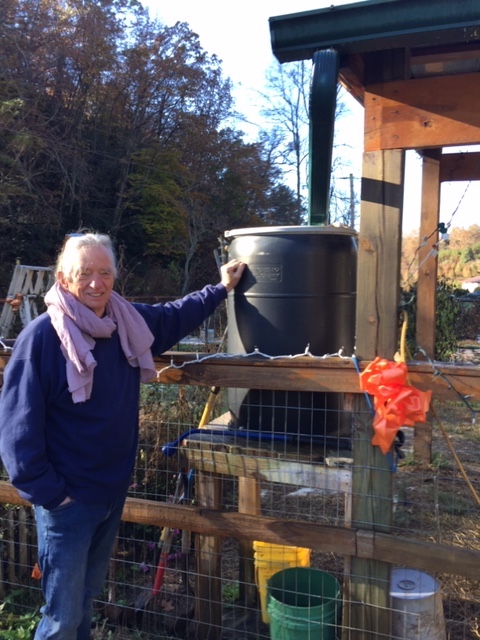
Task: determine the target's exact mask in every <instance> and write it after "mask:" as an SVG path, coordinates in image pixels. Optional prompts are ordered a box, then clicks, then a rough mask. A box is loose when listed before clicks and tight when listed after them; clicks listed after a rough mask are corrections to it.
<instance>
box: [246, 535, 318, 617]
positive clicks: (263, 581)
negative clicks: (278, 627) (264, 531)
mask: <svg viewBox="0 0 480 640" xmlns="http://www.w3.org/2000/svg"><path fill="white" fill-rule="evenodd" d="M253 550H254V554H253V556H254V558H255V582H256V584H257V588H258V593H259V594H260V604H261V607H262V621H263V622H265V623H266V624H269V623H270V616H269V615H268V612H267V582H268V580H269V579H270V578H271V577H272V576H273V575H274V574H275V573H277V572H278V571H282V570H283V569H289V568H290V567H309V566H310V549H305V548H303V547H290V546H284V545H281V544H270V543H268V542H257V541H255V542H254V543H253Z"/></svg>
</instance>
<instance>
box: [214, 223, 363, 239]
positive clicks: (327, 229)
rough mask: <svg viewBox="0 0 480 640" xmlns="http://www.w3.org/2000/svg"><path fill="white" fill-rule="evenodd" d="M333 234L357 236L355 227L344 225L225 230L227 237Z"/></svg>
mask: <svg viewBox="0 0 480 640" xmlns="http://www.w3.org/2000/svg"><path fill="white" fill-rule="evenodd" d="M315 233H318V234H331V235H345V236H352V237H356V236H357V235H358V234H357V232H356V231H355V229H352V228H351V227H345V226H343V225H336V224H329V225H292V226H286V227H248V228H245V229H229V230H227V231H225V238H229V239H233V238H237V237H239V236H259V235H281V234H285V235H286V234H288V235H291V234H299V235H300V234H310V235H311V234H315Z"/></svg>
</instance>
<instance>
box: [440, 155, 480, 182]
mask: <svg viewBox="0 0 480 640" xmlns="http://www.w3.org/2000/svg"><path fill="white" fill-rule="evenodd" d="M470 180H480V152H478V151H466V152H463V153H444V154H442V157H441V159H440V182H456V181H463V182H470Z"/></svg>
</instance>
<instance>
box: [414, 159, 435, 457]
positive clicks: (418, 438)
mask: <svg viewBox="0 0 480 640" xmlns="http://www.w3.org/2000/svg"><path fill="white" fill-rule="evenodd" d="M422 155H423V164H422V208H421V221H420V238H419V249H418V280H417V304H416V308H417V317H416V324H415V330H416V334H415V340H416V343H417V345H419V346H420V347H421V348H422V349H423V350H424V352H425V353H426V354H427V356H428V357H429V358H430V359H432V360H434V359H435V325H436V310H437V287H438V283H437V272H438V249H437V244H438V238H439V233H438V223H439V221H440V164H441V161H442V150H441V149H426V150H424V152H423V154H422ZM423 238H428V240H427V242H423ZM421 357H422V356H420V358H421ZM413 448H414V457H415V460H417V461H418V462H423V463H425V464H429V463H430V462H431V458H432V424H431V422H428V423H426V424H423V425H421V426H420V428H418V429H416V430H415V436H414V440H413Z"/></svg>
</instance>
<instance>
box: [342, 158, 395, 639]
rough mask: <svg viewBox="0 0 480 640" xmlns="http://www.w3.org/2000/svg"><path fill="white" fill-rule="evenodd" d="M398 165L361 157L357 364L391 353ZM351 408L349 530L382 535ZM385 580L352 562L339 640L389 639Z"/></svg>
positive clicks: (377, 463) (384, 523) (373, 567)
mask: <svg viewBox="0 0 480 640" xmlns="http://www.w3.org/2000/svg"><path fill="white" fill-rule="evenodd" d="M404 164H405V154H404V152H403V151H398V150H395V151H376V152H369V153H365V154H364V161H363V178H362V211H361V227H360V237H359V253H358V286H357V319H356V336H357V344H356V353H357V356H358V357H359V358H361V359H368V360H371V359H373V358H374V357H375V356H376V355H379V356H381V357H385V358H388V359H392V358H393V356H394V354H395V351H396V348H397V337H398V301H399V287H398V281H399V273H400V252H401V223H402V217H401V214H402V207H403V177H404ZM354 407H355V411H354V441H353V476H352V483H353V497H352V526H353V527H356V528H359V529H363V530H367V531H381V532H388V531H389V529H390V526H391V520H392V511H393V510H392V473H391V470H390V463H389V460H388V458H387V456H384V455H383V454H382V453H381V451H380V450H379V449H378V447H374V446H372V444H371V439H372V435H373V430H372V421H373V416H372V415H371V412H370V408H369V407H368V405H367V403H366V400H365V398H364V397H363V396H359V397H358V398H356V399H355V401H354ZM359 539H360V540H361V539H362V537H361V532H360V537H359ZM389 580H390V567H389V565H388V564H387V563H384V562H377V561H372V560H365V559H362V558H359V557H354V558H352V562H351V572H350V575H349V576H346V579H345V590H344V619H343V634H342V638H343V640H374V639H376V638H378V639H380V638H389V637H390V631H391V614H390V610H389V607H390V595H389V591H390V588H389V587H390V585H389Z"/></svg>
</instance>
